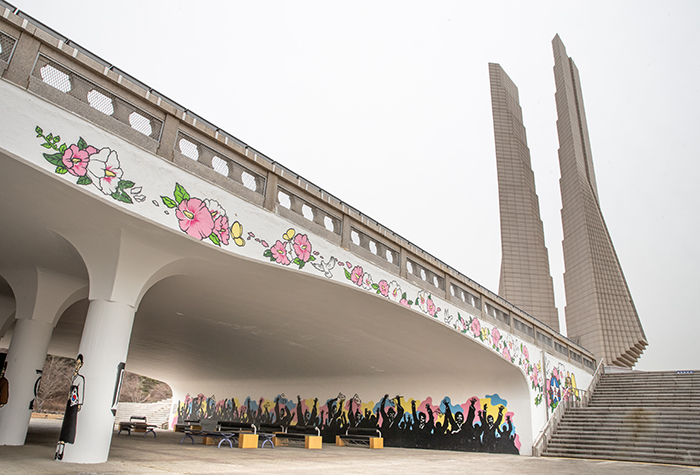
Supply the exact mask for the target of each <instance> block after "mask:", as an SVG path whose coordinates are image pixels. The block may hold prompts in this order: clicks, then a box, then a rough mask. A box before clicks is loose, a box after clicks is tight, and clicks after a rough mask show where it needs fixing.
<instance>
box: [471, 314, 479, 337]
mask: <svg viewBox="0 0 700 475" xmlns="http://www.w3.org/2000/svg"><path fill="white" fill-rule="evenodd" d="M469 329H470V330H471V331H472V335H474V338H479V336H481V323H480V322H479V319H478V318H475V319H474V320H472V324H471V325H470V326H469Z"/></svg>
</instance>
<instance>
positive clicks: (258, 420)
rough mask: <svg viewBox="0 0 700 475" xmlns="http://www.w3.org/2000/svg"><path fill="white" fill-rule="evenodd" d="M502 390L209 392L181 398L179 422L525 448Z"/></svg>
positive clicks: (328, 437)
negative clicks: (374, 395)
mask: <svg viewBox="0 0 700 475" xmlns="http://www.w3.org/2000/svg"><path fill="white" fill-rule="evenodd" d="M507 406H508V402H507V401H506V400H504V399H502V398H501V397H500V396H499V395H498V394H493V395H486V396H485V397H483V398H479V397H476V396H474V397H471V398H469V399H468V400H467V401H464V402H463V403H460V402H455V401H452V400H451V399H450V398H449V397H444V398H442V399H441V400H439V401H433V399H432V398H430V397H428V398H426V399H425V400H423V401H421V400H417V399H413V398H409V399H407V398H405V397H403V396H400V395H397V396H394V397H390V396H389V395H388V394H385V395H384V396H383V397H382V398H380V400H379V402H374V401H363V400H362V399H360V397H359V396H358V395H357V394H355V395H354V396H353V397H351V398H347V397H346V396H345V395H343V394H342V393H339V394H338V396H336V397H334V398H331V399H327V400H326V401H325V402H321V401H320V400H319V399H318V398H313V399H310V398H307V399H302V398H301V396H299V395H298V396H296V398H294V399H288V398H287V397H286V396H285V395H284V394H280V395H278V396H276V397H275V398H273V399H271V400H269V399H265V398H259V399H252V398H251V397H246V398H245V399H243V400H242V401H241V400H240V399H237V398H228V399H220V400H217V399H216V397H215V396H211V397H206V396H205V395H204V394H199V395H198V396H195V397H192V396H190V395H189V394H188V395H187V396H186V397H185V400H184V401H179V402H178V409H177V421H176V422H177V423H180V424H182V423H185V421H200V424H201V425H202V426H203V428H205V427H207V426H214V425H216V423H217V422H218V421H233V422H243V423H251V424H256V426H258V427H259V426H260V425H261V424H266V425H268V424H269V425H279V426H281V427H284V428H285V429H286V428H288V427H289V426H290V425H299V426H313V427H318V428H319V429H320V431H321V435H322V436H323V440H324V442H326V443H334V442H335V436H336V435H338V434H344V433H345V431H346V430H347V429H348V428H349V427H358V428H376V429H379V430H380V431H381V433H382V437H383V438H384V445H386V446H389V447H411V448H425V449H442V450H459V451H470V452H492V453H510V454H519V453H520V447H521V443H520V437H519V436H518V434H517V433H516V428H515V424H514V418H515V415H514V414H513V413H512V412H510V411H508V409H507Z"/></svg>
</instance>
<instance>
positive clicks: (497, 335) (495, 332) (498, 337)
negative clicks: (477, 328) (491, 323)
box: [491, 328, 501, 348]
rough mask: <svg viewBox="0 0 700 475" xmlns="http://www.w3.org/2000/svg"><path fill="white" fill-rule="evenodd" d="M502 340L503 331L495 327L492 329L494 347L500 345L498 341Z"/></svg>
mask: <svg viewBox="0 0 700 475" xmlns="http://www.w3.org/2000/svg"><path fill="white" fill-rule="evenodd" d="M500 341H501V332H500V331H498V328H494V329H493V331H491V344H492V345H493V347H494V348H496V347H498V343H499V342H500Z"/></svg>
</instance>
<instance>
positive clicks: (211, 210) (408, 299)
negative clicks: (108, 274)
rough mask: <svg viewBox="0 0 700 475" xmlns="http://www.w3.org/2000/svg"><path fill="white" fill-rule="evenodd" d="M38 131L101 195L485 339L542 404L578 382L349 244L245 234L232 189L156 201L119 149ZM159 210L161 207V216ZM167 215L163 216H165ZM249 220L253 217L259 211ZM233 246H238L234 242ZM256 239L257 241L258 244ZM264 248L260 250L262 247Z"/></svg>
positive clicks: (59, 160) (54, 160)
mask: <svg viewBox="0 0 700 475" xmlns="http://www.w3.org/2000/svg"><path fill="white" fill-rule="evenodd" d="M34 132H35V133H36V137H37V138H41V139H43V143H41V146H42V147H44V148H46V149H50V150H53V151H54V152H55V153H53V154H50V153H44V154H43V155H44V158H45V160H46V162H48V163H49V164H51V165H52V166H54V167H55V169H54V171H55V173H57V174H59V175H63V176H65V177H67V178H70V179H71V181H72V180H73V179H74V178H75V177H77V178H78V179H77V181H75V184H77V185H93V186H94V187H95V188H96V189H97V190H98V194H99V193H100V192H101V194H102V195H106V196H110V197H111V198H112V199H114V200H116V201H118V202H120V203H123V204H124V205H130V206H137V205H138V206H143V207H144V208H142V214H143V215H144V216H148V217H151V218H152V219H156V220H158V222H161V223H165V224H166V225H169V226H171V227H173V229H176V230H179V231H180V232H182V233H185V234H187V235H188V236H190V237H193V238H195V239H198V240H200V241H203V242H208V243H210V244H211V245H215V246H218V247H220V248H224V247H226V248H227V249H229V250H236V249H237V250H238V251H237V252H241V253H242V254H244V255H246V256H247V257H252V258H257V259H260V260H263V261H265V262H270V263H272V264H274V265H280V266H284V267H288V268H294V269H297V270H299V271H302V272H309V273H313V274H316V275H321V276H323V277H325V278H327V279H332V280H334V281H336V282H339V283H344V284H346V285H350V286H353V287H355V288H357V289H361V290H363V291H366V292H371V293H373V294H375V295H377V296H378V297H380V298H386V299H388V300H391V301H393V302H395V303H397V304H399V305H403V306H405V307H407V308H410V309H412V310H415V311H418V312H421V313H423V314H425V315H427V316H429V317H431V318H434V319H435V320H436V321H439V322H440V323H442V324H444V325H446V326H448V327H450V328H452V329H453V330H454V331H457V332H459V333H461V334H463V335H465V337H468V338H470V339H472V340H475V341H477V342H479V343H480V344H481V345H483V346H485V347H487V348H489V349H491V350H492V351H493V352H494V353H496V354H498V355H499V356H500V357H501V358H503V359H505V360H507V361H508V362H510V363H512V364H514V365H516V366H518V367H519V368H520V369H521V370H522V371H523V373H524V374H525V375H526V376H527V378H528V380H529V383H530V389H531V394H532V396H533V404H534V405H535V406H540V405H541V404H542V402H543V401H546V406H547V407H549V408H554V407H556V404H557V403H558V401H559V400H560V399H561V390H562V389H561V388H564V389H566V388H575V387H576V383H575V380H576V379H575V376H574V374H573V372H570V371H569V370H567V369H566V368H565V367H563V366H562V367H561V368H559V367H557V369H556V372H555V371H554V370H553V369H549V370H547V371H545V368H543V367H542V364H543V363H542V358H541V355H542V352H541V350H540V349H539V348H537V347H532V346H530V345H531V344H530V343H527V342H523V341H522V340H520V339H519V338H517V337H516V336H514V335H511V334H508V333H505V332H502V331H501V330H499V328H498V327H496V326H495V325H493V324H491V323H489V322H486V321H484V320H482V319H480V318H479V317H477V316H474V315H470V314H468V313H466V312H464V311H460V310H455V309H453V308H451V305H450V304H449V303H448V302H446V301H444V300H441V299H439V298H436V297H435V296H434V295H432V294H431V293H430V291H428V290H425V289H421V288H418V287H416V286H415V285H414V284H411V283H408V282H405V281H402V280H401V279H399V278H397V277H395V276H393V275H390V274H388V273H386V272H385V271H383V270H380V269H376V268H373V267H372V265H371V264H369V263H367V262H364V261H358V260H357V259H358V258H357V257H356V256H354V255H353V254H351V253H349V252H347V251H345V250H344V249H342V248H339V247H336V246H333V245H329V244H328V243H327V242H324V241H323V240H322V239H320V238H319V242H315V239H316V238H314V237H313V236H312V235H311V234H310V233H308V232H305V231H303V230H299V229H295V228H289V227H286V226H285V227H282V228H281V229H278V230H277V231H276V233H275V234H272V235H270V234H268V233H269V231H266V232H265V233H261V232H259V231H257V230H255V229H252V230H251V229H250V228H249V227H248V229H247V233H246V234H245V235H244V231H243V229H244V224H245V217H246V214H245V213H243V212H242V211H241V210H236V211H237V212H236V213H233V214H231V213H229V212H228V211H227V208H229V206H228V205H226V206H224V204H223V203H229V204H230V203H239V204H238V205H236V206H237V207H240V208H245V206H247V203H245V202H238V201H236V200H232V199H231V197H230V195H229V194H228V193H227V192H225V191H222V190H218V192H219V193H220V196H211V195H210V196H207V194H206V193H202V194H200V195H199V196H195V195H194V194H190V192H188V191H187V189H186V188H185V186H184V185H183V184H182V183H180V182H177V181H175V182H170V184H167V185H163V183H156V182H155V181H154V182H153V183H149V187H153V188H156V187H163V186H167V187H168V189H167V191H166V192H165V193H162V194H160V193H159V196H160V200H155V199H154V200H151V201H150V202H148V201H146V196H145V194H143V190H142V187H141V186H138V187H137V186H135V184H134V182H132V181H129V180H125V179H123V175H124V171H123V170H122V168H121V163H120V161H119V157H118V155H117V152H116V151H115V150H112V149H110V148H102V149H98V148H97V147H94V146H91V145H88V143H87V142H86V141H85V140H84V139H83V138H82V137H81V138H80V139H79V140H78V142H77V143H75V144H72V145H70V146H68V145H67V144H66V143H62V144H61V145H58V144H59V143H60V142H61V139H60V137H59V136H55V135H52V134H48V135H44V132H43V130H42V129H41V128H40V127H39V126H37V127H36V128H35V130H34ZM46 162H44V163H46ZM138 165H139V163H138V162H137V161H135V160H134V161H133V162H132V163H131V166H133V167H134V168H138ZM192 182H193V184H192V187H194V186H195V185H194V183H197V180H196V179H195V178H194V177H193V180H192ZM189 187H190V185H188V188H189ZM212 190H217V189H213V188H212ZM163 191H165V190H163ZM211 193H212V194H213V193H217V191H212V192H211ZM149 203H150V205H149ZM251 206H252V205H251ZM149 207H150V210H149V209H148V208H149ZM151 210H157V212H156V214H154V213H153V212H152V211H151ZM229 210H230V208H229ZM161 212H162V214H160V216H158V214H157V213H161ZM238 212H241V213H242V216H243V217H242V218H238V219H235V218H234V217H236V218H237V217H238ZM256 214H257V213H256ZM163 216H165V220H163ZM249 217H250V218H251V220H253V219H252V218H253V215H250V216H249ZM173 218H174V219H173ZM231 221H233V222H231ZM246 226H247V225H246ZM285 228H286V229H285ZM263 234H268V235H263ZM248 242H250V243H251V245H250V246H246V243H248ZM231 243H234V244H235V246H231V245H230V244H231ZM253 243H255V245H252V244H253ZM270 243H271V244H270ZM258 245H259V246H260V247H257V246H258ZM307 264H311V265H307ZM545 373H546V374H545Z"/></svg>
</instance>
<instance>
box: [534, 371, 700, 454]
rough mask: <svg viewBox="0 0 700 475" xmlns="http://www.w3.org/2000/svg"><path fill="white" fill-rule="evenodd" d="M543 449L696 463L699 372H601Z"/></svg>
mask: <svg viewBox="0 0 700 475" xmlns="http://www.w3.org/2000/svg"><path fill="white" fill-rule="evenodd" d="M543 455H544V456H550V457H572V458H590V459H606V460H623V461H634V462H652V463H669V464H682V465H700V373H674V372H628V373H612V374H604V375H603V376H602V377H601V380H600V382H599V383H598V386H597V388H596V389H595V391H594V393H593V395H592V397H591V400H590V404H589V405H588V407H581V408H569V409H567V411H566V413H565V414H564V416H563V418H562V420H561V421H560V423H559V425H558V427H557V429H556V431H555V432H554V435H553V437H552V439H551V440H550V441H549V444H548V445H547V448H546V450H545V451H544V453H543Z"/></svg>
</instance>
